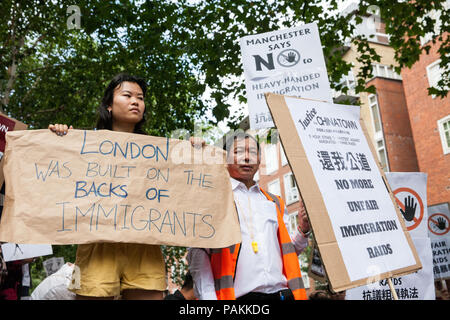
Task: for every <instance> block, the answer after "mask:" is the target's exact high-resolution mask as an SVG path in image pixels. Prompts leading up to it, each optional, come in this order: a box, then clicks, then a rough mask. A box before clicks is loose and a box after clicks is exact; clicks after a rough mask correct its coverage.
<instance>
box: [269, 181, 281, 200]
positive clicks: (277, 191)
mask: <svg viewBox="0 0 450 320" xmlns="http://www.w3.org/2000/svg"><path fill="white" fill-rule="evenodd" d="M267 190H268V191H269V192H270V193H272V194H274V195H276V196H280V197H281V188H280V179H277V180H274V181H272V182H269V183H268V185H267Z"/></svg>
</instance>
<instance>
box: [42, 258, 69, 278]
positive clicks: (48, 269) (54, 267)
mask: <svg viewBox="0 0 450 320" xmlns="http://www.w3.org/2000/svg"><path fill="white" fill-rule="evenodd" d="M42 264H43V265H44V269H45V273H46V274H47V277H48V276H50V275H52V274H54V273H55V272H57V271H58V270H59V269H60V268H61V267H62V266H63V265H64V258H63V257H52V258H50V259H47V260H44V261H43V262H42Z"/></svg>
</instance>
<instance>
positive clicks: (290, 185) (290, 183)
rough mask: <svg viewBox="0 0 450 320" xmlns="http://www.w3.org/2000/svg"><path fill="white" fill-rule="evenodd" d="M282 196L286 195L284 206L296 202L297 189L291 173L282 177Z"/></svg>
mask: <svg viewBox="0 0 450 320" xmlns="http://www.w3.org/2000/svg"><path fill="white" fill-rule="evenodd" d="M284 194H285V195H286V205H290V204H291V203H294V202H296V201H298V198H299V196H298V189H297V184H296V183H295V178H294V175H293V174H292V172H289V173H288V174H285V175H284Z"/></svg>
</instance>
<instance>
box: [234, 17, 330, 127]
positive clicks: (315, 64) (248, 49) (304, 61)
mask: <svg viewBox="0 0 450 320" xmlns="http://www.w3.org/2000/svg"><path fill="white" fill-rule="evenodd" d="M240 46H241V53H242V64H243V67H244V74H245V84H246V91H247V102H248V106H249V118H250V128H251V129H261V128H271V127H273V126H274V124H273V121H272V117H271V115H270V112H269V109H268V107H267V103H266V100H265V98H264V93H266V92H273V93H279V94H283V95H287V96H295V97H302V98H310V99H316V100H323V101H328V102H332V101H333V97H332V94H331V89H330V83H329V80H328V75H327V69H326V65H325V59H324V56H323V51H322V45H321V42H320V36H319V29H318V27H317V24H316V23H310V24H305V25H302V26H298V27H294V28H290V29H283V30H278V31H273V32H266V33H261V34H257V35H251V36H246V37H243V38H241V39H240Z"/></svg>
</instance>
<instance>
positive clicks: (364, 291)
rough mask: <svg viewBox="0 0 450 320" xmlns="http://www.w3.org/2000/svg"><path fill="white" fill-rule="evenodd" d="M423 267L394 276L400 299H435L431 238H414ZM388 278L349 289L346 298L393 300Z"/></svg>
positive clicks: (393, 282) (394, 283) (393, 279)
mask: <svg viewBox="0 0 450 320" xmlns="http://www.w3.org/2000/svg"><path fill="white" fill-rule="evenodd" d="M413 242H414V245H415V247H416V250H417V253H418V254H419V258H420V262H422V269H421V270H419V271H417V272H414V273H411V274H408V275H406V276H402V277H396V278H392V284H393V285H394V288H395V291H396V293H397V296H398V298H399V300H435V299H436V291H435V287H434V277H433V257H432V254H431V242H430V238H428V237H426V238H413ZM392 298H393V297H392V293H391V290H390V288H389V285H388V283H387V279H385V280H381V281H379V282H375V283H372V284H370V285H367V286H360V287H357V288H353V289H350V290H347V291H346V293H345V299H346V300H392Z"/></svg>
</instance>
